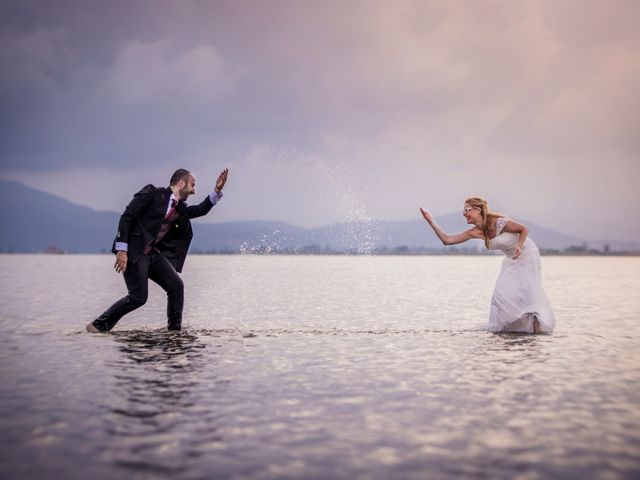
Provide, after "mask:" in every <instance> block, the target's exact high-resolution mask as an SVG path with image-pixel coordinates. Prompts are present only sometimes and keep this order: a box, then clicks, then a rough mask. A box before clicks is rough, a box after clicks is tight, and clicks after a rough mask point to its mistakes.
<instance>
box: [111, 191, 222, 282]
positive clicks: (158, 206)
mask: <svg viewBox="0 0 640 480" xmlns="http://www.w3.org/2000/svg"><path fill="white" fill-rule="evenodd" d="M170 197H171V189H170V188H168V187H167V188H157V187H154V186H153V185H147V186H146V187H144V188H143V189H142V190H140V191H139V192H138V193H136V194H135V195H134V196H133V200H131V202H130V203H129V205H127V208H125V210H124V213H123V214H122V216H121V217H120V222H119V223H118V234H117V235H116V238H115V240H114V241H113V247H112V251H113V253H116V242H126V243H127V244H128V245H129V247H128V258H129V261H130V262H132V263H136V262H137V261H138V260H139V259H140V257H141V256H142V255H144V253H143V251H144V248H145V247H146V246H147V245H149V244H150V243H151V242H152V241H153V239H154V238H156V235H157V234H158V232H159V231H160V226H161V225H162V220H163V219H164V216H165V214H166V213H167V206H168V205H169V198H170ZM212 207H213V203H211V200H210V199H209V196H208V195H207V197H206V198H205V199H204V200H203V201H202V202H201V203H200V204H198V205H193V206H187V204H186V203H185V202H184V201H182V200H181V201H180V202H178V205H177V207H176V208H177V210H178V212H180V217H179V218H178V219H177V220H175V221H174V222H173V225H172V226H171V229H170V230H169V232H167V234H166V235H165V237H164V238H163V239H162V241H161V242H160V243H159V244H157V245H156V246H155V247H156V249H157V250H159V251H160V253H161V254H162V255H164V256H165V257H166V258H167V260H169V262H171V264H172V265H173V266H174V267H175V269H176V271H177V272H181V271H182V266H183V265H184V261H185V259H186V257H187V251H188V250H189V245H190V244H191V239H192V238H193V230H192V229H191V220H190V219H192V218H196V217H201V216H203V215H206V214H207V213H209V210H211V208H212Z"/></svg>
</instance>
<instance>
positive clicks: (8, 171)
mask: <svg viewBox="0 0 640 480" xmlns="http://www.w3.org/2000/svg"><path fill="white" fill-rule="evenodd" d="M639 18H640V2H638V1H635V0H630V1H616V0H613V1H606V2H605V1H587V0H584V1H572V0H563V1H557V0H551V1H525V0H517V1H510V0H509V1H507V0H504V1H491V0H477V1H476V0H473V1H472V0H468V1H454V0H446V1H445V0H441V1H429V0H419V1H418V0H416V1H411V0H400V1H393V2H392V1H371V0H370V1H345V0H339V1H327V0H322V1H320V0H318V1H315V0H309V1H295V0H292V1H280V0H262V1H258V0H255V1H249V0H247V1H228V2H227V1H188V0H181V1H178V0H175V1H162V0H154V1H135V0H129V1H109V2H105V1H91V0H89V1H64V0H58V1H55V2H51V1H46V0H45V1H30V0H15V1H10V0H3V1H2V2H1V3H0V38H1V41H2V49H1V50H0V71H1V72H2V73H0V75H1V77H0V121H1V122H2V128H1V129H0V158H1V162H2V163H1V170H0V178H5V179H14V180H19V181H21V182H23V183H25V184H27V185H30V186H33V187H36V188H39V189H42V190H46V191H49V192H52V193H55V194H57V195H61V196H63V197H65V198H68V199H70V200H72V201H74V202H77V203H80V204H83V205H88V206H90V207H93V208H96V209H108V210H117V211H120V210H122V208H123V207H124V206H125V205H126V203H127V202H128V201H129V199H130V197H131V194H132V193H133V192H134V191H136V190H137V189H138V188H140V187H141V186H143V185H145V184H147V183H154V184H157V185H166V184H167V183H168V178H169V176H170V174H171V173H172V171H173V170H175V169H176V168H178V167H185V168H189V169H190V170H192V171H193V172H194V173H195V175H196V178H197V189H199V192H198V193H199V194H204V193H205V192H206V191H208V190H209V189H210V188H211V186H212V185H213V182H214V180H215V177H216V176H217V174H218V172H219V171H220V170H222V169H223V168H224V167H229V169H230V178H229V183H228V186H227V188H226V189H225V193H226V195H225V199H224V201H223V203H221V204H220V205H219V207H218V209H217V212H216V213H215V215H213V216H211V217H210V219H211V220H212V221H233V220H282V221H286V222H289V223H293V224H296V225H300V226H317V225H323V224H327V223H331V222H336V221H348V220H353V219H357V218H374V219H389V220H391V219H397V220H407V219H416V221H418V206H423V207H425V208H427V209H430V210H431V211H432V213H433V214H435V215H439V214H444V213H450V212H455V211H459V210H461V208H462V202H463V200H464V198H466V197H467V196H471V195H481V196H484V197H486V198H488V199H489V201H490V204H491V206H492V207H493V208H494V209H496V210H498V211H501V212H504V213H507V214H509V215H510V216H512V217H514V218H524V219H528V220H529V221H532V222H535V223H538V224H541V225H544V226H548V227H550V228H554V229H556V230H559V231H561V232H564V233H569V234H575V235H579V236H583V237H585V238H588V239H598V238H614V239H620V240H634V239H637V238H638V236H640V221H639V220H638V218H639V214H638V209H639V208H640V194H639V193H638V185H637V184H638V181H639V180H640V131H639V130H640V128H639V125H640V89H639V88H638V84H639V80H638V79H639V78H640V54H639V53H638V52H640V29H639V28H638V19H639Z"/></svg>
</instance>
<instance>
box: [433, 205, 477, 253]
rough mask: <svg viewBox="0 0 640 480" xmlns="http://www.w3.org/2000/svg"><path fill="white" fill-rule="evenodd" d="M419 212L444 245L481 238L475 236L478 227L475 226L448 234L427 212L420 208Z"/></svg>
mask: <svg viewBox="0 0 640 480" xmlns="http://www.w3.org/2000/svg"><path fill="white" fill-rule="evenodd" d="M420 213H422V216H423V217H424V219H425V220H426V221H427V223H428V224H429V225H430V226H431V228H433V231H434V232H435V234H436V235H437V236H438V238H439V239H440V241H441V242H442V243H443V244H444V245H457V244H458V243H464V242H466V241H469V240H473V239H474V238H482V237H478V236H477V234H476V230H478V229H477V228H476V227H474V228H470V229H469V230H465V231H464V232H460V233H455V234H453V235H448V234H447V233H445V232H444V230H442V229H441V228H440V227H439V226H438V225H437V224H436V222H434V221H433V218H432V217H431V215H430V214H429V212H427V211H426V210H423V209H422V208H421V209H420Z"/></svg>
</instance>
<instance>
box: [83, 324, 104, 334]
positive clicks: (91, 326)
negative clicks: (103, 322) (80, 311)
mask: <svg viewBox="0 0 640 480" xmlns="http://www.w3.org/2000/svg"><path fill="white" fill-rule="evenodd" d="M87 332H89V333H105V332H103V331H102V330H98V329H97V328H96V326H95V325H94V324H93V322H90V323H89V324H88V325H87Z"/></svg>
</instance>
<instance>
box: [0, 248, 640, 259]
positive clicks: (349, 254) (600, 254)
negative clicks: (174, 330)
mask: <svg viewBox="0 0 640 480" xmlns="http://www.w3.org/2000/svg"><path fill="white" fill-rule="evenodd" d="M189 254H190V255H219V256H274V257H276V256H277V257H422V256H424V257H461V256H474V257H502V256H503V254H502V253H500V252H496V253H490V252H477V251H475V252H472V251H425V252H421V251H415V252H412V251H409V252H377V251H374V252H360V253H359V252H273V251H272V252H259V251H256V252H232V251H194V252H189ZM12 255H47V256H61V255H112V253H111V252H64V251H56V252H51V251H42V252H0V256H12ZM540 255H541V256H543V257H639V256H640V252H633V251H630V252H598V251H589V252H566V251H556V250H542V249H541V250H540Z"/></svg>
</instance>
